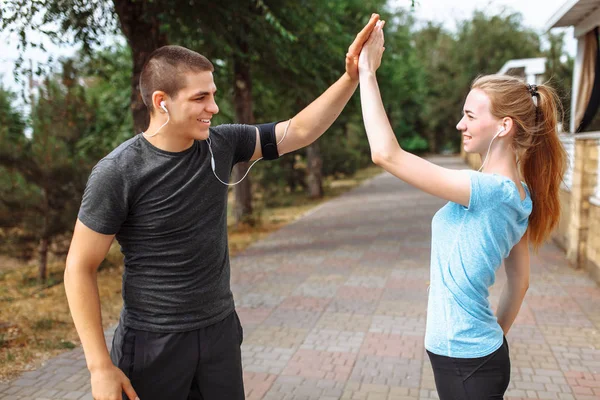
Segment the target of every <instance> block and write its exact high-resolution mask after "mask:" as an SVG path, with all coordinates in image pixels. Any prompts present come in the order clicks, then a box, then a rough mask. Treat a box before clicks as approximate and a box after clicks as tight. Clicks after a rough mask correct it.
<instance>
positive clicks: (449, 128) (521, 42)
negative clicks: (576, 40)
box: [417, 11, 541, 150]
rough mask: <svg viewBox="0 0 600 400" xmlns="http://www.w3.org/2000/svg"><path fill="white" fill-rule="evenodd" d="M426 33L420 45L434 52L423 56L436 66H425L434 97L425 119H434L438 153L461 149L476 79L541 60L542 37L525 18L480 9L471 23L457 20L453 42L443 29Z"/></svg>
mask: <svg viewBox="0 0 600 400" xmlns="http://www.w3.org/2000/svg"><path fill="white" fill-rule="evenodd" d="M421 32H422V33H423V35H424V37H423V38H422V39H423V40H421V39H417V42H418V43H420V44H425V48H426V49H428V50H432V51H433V52H434V53H433V54H432V55H431V57H429V58H428V57H427V55H426V53H423V52H420V56H419V58H420V59H421V60H422V61H423V62H425V63H429V64H425V65H426V66H427V65H431V66H433V67H434V68H433V69H429V68H427V67H426V69H428V75H429V76H428V81H429V87H428V89H427V90H428V93H429V95H428V96H427V101H426V104H425V106H424V108H423V110H424V115H423V120H424V121H430V122H428V123H427V127H428V130H429V131H430V133H429V135H428V136H429V137H430V138H431V137H432V135H434V136H435V138H436V139H435V147H436V150H442V149H444V148H445V147H449V148H454V149H456V148H457V147H458V146H459V143H460V136H459V135H457V134H456V123H457V122H458V120H459V118H458V117H459V115H460V114H459V113H460V110H461V109H462V105H463V102H464V99H465V97H466V95H467V94H468V91H469V88H470V85H471V83H472V82H473V80H474V79H475V78H476V77H477V76H479V75H484V74H494V73H496V72H497V71H498V70H499V69H500V68H501V67H502V65H503V64H504V63H505V62H506V61H508V60H511V59H518V58H530V57H538V56H540V54H541V52H540V39H539V36H538V35H537V33H535V32H534V31H533V30H531V29H528V28H525V27H524V26H523V18H522V16H521V14H519V13H513V12H509V11H504V12H502V13H500V14H498V15H492V16H488V15H486V14H485V13H484V12H483V11H475V12H474V13H473V17H472V18H471V19H470V20H464V21H459V22H458V29H457V32H456V34H454V35H452V34H450V37H452V39H453V40H452V41H451V42H449V40H448V35H449V33H448V32H445V31H443V29H441V27H439V26H435V25H431V24H430V25H428V26H426V27H425V28H424V29H423V30H422V31H421ZM420 34H421V33H418V34H417V35H420ZM426 37H431V38H432V39H434V40H433V43H435V45H434V46H428V45H427V44H426V43H424V42H425V38H426ZM438 54H439V58H438ZM441 59H443V60H447V61H439V60H441ZM430 141H431V139H430Z"/></svg>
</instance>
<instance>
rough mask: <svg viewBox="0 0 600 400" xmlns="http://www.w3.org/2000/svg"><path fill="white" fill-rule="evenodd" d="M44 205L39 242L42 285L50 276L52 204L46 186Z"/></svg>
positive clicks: (39, 275)
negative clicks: (49, 233) (49, 230)
mask: <svg viewBox="0 0 600 400" xmlns="http://www.w3.org/2000/svg"><path fill="white" fill-rule="evenodd" d="M41 206H42V207H43V213H44V214H43V215H42V218H43V225H42V228H41V232H42V237H41V238H40V241H39V244H38V262H39V263H38V284H40V285H42V284H44V283H46V279H47V278H48V273H47V266H48V243H49V241H50V239H49V238H48V229H49V226H48V222H49V221H48V218H49V214H50V206H49V203H48V191H47V190H46V189H45V188H42V204H41Z"/></svg>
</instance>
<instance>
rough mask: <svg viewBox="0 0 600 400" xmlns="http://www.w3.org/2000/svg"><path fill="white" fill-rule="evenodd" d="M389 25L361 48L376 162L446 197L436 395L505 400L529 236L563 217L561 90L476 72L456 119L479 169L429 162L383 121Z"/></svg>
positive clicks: (432, 301)
mask: <svg viewBox="0 0 600 400" xmlns="http://www.w3.org/2000/svg"><path fill="white" fill-rule="evenodd" d="M383 25H384V22H383V21H381V22H379V23H378V24H377V26H376V27H375V29H374V31H373V33H372V34H371V37H370V38H369V40H368V41H367V43H366V44H365V46H364V48H363V50H362V53H361V54H360V58H359V73H360V94H361V103H362V112H363V118H364V123H365V127H366V131H367V136H368V139H369V145H370V147H371V155H372V159H373V162H375V163H376V164H377V165H379V166H381V167H383V168H384V169H385V170H386V171H388V172H390V173H392V174H393V175H395V176H396V177H398V178H400V179H402V180H403V181H405V182H407V183H409V184H411V185H413V186H415V187H417V188H419V189H421V190H423V191H425V192H427V193H430V194H432V195H434V196H437V197H440V198H443V199H446V200H448V201H449V203H448V204H446V205H445V206H444V207H443V208H441V209H440V210H439V211H438V212H437V213H436V215H435V216H434V218H433V221H432V250H431V278H430V282H431V284H430V289H429V302H428V310H427V311H428V312H427V329H426V334H425V348H426V349H427V353H428V355H429V358H430V360H431V364H432V367H433V371H434V377H435V382H436V386H437V390H438V394H439V396H440V399H441V400H445V399H451V400H456V399H477V400H480V399H502V398H503V394H504V392H505V391H506V388H507V387H508V383H509V379H510V360H509V355H508V345H507V342H506V339H505V335H506V334H507V333H508V331H509V329H510V327H511V325H512V324H513V322H514V320H515V318H516V316H517V314H518V312H519V309H520V307H521V304H522V302H523V298H524V296H525V292H526V291H527V288H528V286H529V243H531V244H532V245H533V247H534V249H536V250H537V249H538V248H539V246H540V245H541V244H542V243H543V242H544V241H545V240H546V239H547V238H548V236H549V234H550V232H551V231H552V229H553V228H554V227H555V226H556V224H557V222H558V220H559V212H560V206H559V200H558V189H559V185H560V182H561V179H562V175H563V172H564V167H565V158H566V155H565V153H564V150H563V148H562V146H561V143H560V141H559V138H558V135H557V116H558V113H557V105H558V101H557V97H556V94H555V92H554V91H553V90H552V89H551V88H550V87H548V86H545V85H540V86H535V85H527V84H526V83H524V82H522V81H520V80H519V79H517V78H513V77H508V76H499V75H491V76H483V77H480V78H477V79H476V80H475V81H474V82H473V85H472V87H471V91H470V93H469V95H468V96H467V98H466V101H465V105H464V110H463V113H464V115H463V117H462V119H461V120H460V121H459V123H458V125H457V126H456V128H457V129H458V130H459V131H461V132H462V136H463V146H464V149H465V151H467V152H469V153H479V154H480V155H481V157H482V161H483V164H482V168H481V169H480V171H482V172H479V171H477V172H475V171H470V170H462V171H459V170H451V169H446V168H442V167H439V166H437V165H434V164H432V163H430V162H428V161H426V160H423V159H421V158H419V157H417V156H414V155H412V154H410V153H408V152H406V151H404V150H402V149H401V148H400V146H399V144H398V141H397V140H396V137H395V136H394V132H393V131H392V128H391V126H390V124H389V122H388V120H387V117H386V114H385V111H384V107H383V103H382V101H381V96H380V93H379V88H378V85H377V80H376V77H375V71H376V70H377V68H378V67H379V65H380V63H381V56H382V54H383V50H384V47H383V43H384V39H383V30H382V28H383ZM519 167H520V171H519ZM521 177H523V179H524V180H525V183H522V182H521ZM503 260H504V263H505V268H506V274H507V278H508V280H507V284H506V286H505V288H504V290H503V292H502V296H501V299H500V304H499V307H498V310H497V313H496V315H494V313H493V312H492V309H491V307H490V303H489V301H488V296H489V292H488V289H489V287H490V286H491V285H492V284H493V283H494V281H495V273H496V270H497V269H498V268H499V266H500V265H501V263H502V261H503Z"/></svg>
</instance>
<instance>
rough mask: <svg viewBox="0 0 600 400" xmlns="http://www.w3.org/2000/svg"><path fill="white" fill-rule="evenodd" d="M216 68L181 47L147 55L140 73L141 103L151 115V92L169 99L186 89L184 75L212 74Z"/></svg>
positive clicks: (162, 49) (158, 50)
mask: <svg viewBox="0 0 600 400" xmlns="http://www.w3.org/2000/svg"><path fill="white" fill-rule="evenodd" d="M214 70H215V68H214V67H213V65H212V63H211V62H210V61H209V60H208V58H206V57H204V56H203V55H202V54H199V53H196V52H195V51H192V50H190V49H186V48H185V47H181V46H163V47H160V48H158V49H156V50H154V51H153V52H152V54H150V58H148V61H146V64H144V67H143V68H142V73H141V74H140V92H141V94H142V100H143V101H144V104H145V105H146V107H147V108H148V111H149V112H150V113H152V112H153V111H154V106H153V105H152V93H154V92H155V91H157V90H162V91H163V92H165V93H166V94H168V95H169V96H170V97H173V98H174V97H176V96H177V93H178V92H179V91H180V90H181V89H182V88H183V87H184V86H185V79H184V77H183V75H184V74H185V73H187V72H204V71H210V72H213V71H214Z"/></svg>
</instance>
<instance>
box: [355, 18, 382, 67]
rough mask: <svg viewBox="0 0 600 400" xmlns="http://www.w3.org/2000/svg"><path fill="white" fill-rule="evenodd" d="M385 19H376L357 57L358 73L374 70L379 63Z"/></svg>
mask: <svg viewBox="0 0 600 400" xmlns="http://www.w3.org/2000/svg"><path fill="white" fill-rule="evenodd" d="M384 25H385V21H377V24H376V25H375V28H373V31H372V32H371V36H369V39H368V40H367V42H366V43H365V45H364V46H363V48H362V51H361V52H360V56H359V58H358V71H359V74H360V73H363V72H375V71H377V69H378V68H379V66H380V65H381V57H382V55H383V51H384V50H385V47H383V44H384V42H385V40H384V38H383V26H384Z"/></svg>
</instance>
